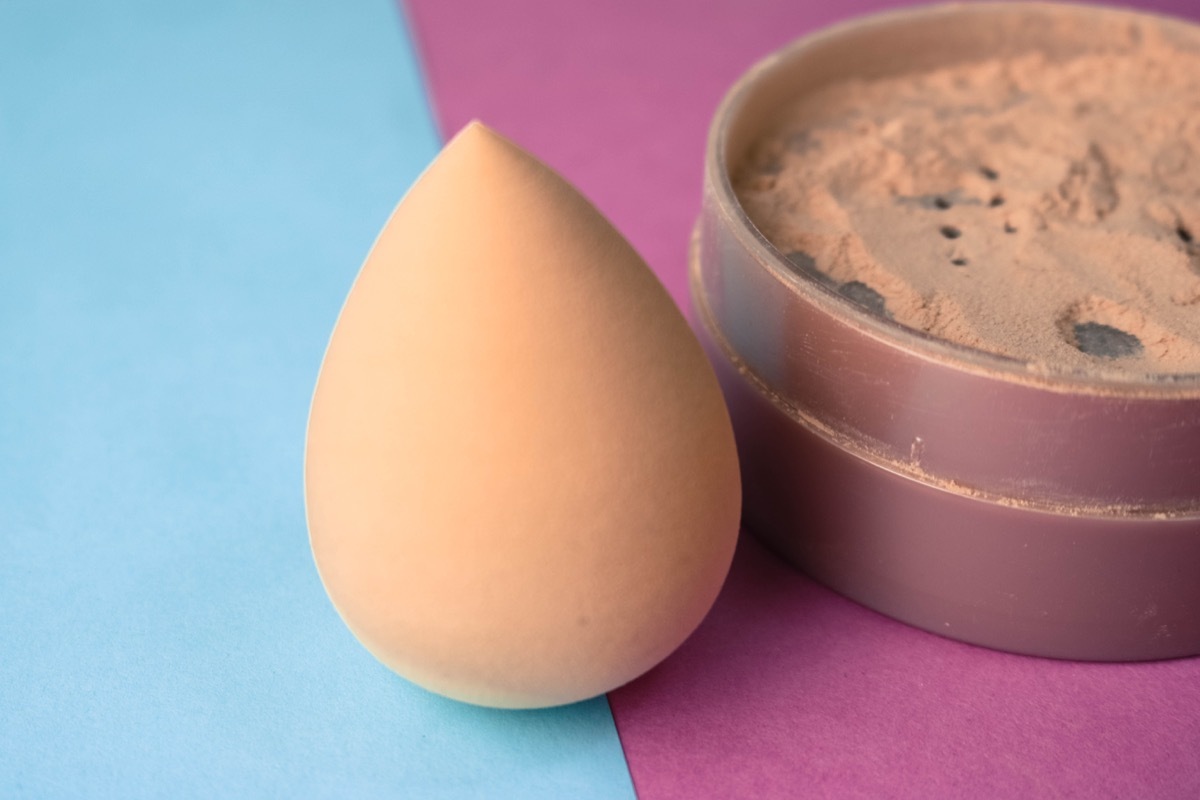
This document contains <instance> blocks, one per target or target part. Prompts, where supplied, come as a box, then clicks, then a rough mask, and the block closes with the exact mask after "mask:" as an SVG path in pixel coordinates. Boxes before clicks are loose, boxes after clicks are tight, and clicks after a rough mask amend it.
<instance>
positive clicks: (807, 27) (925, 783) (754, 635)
mask: <svg viewBox="0 0 1200 800" xmlns="http://www.w3.org/2000/svg"><path fill="white" fill-rule="evenodd" d="M896 5H904V4H903V3H885V2H870V1H869V0H852V2H844V3H838V4H834V3H817V2H811V3H803V2H795V0H793V1H792V2H783V1H782V0H779V1H774V0H754V1H753V2H733V0H726V1H725V2H720V3H695V2H679V1H678V0H673V1H672V2H634V1H633V0H623V1H622V2H583V1H582V0H575V1H574V2H559V1H556V0H507V1H506V2H487V1H486V0H480V1H479V2H470V1H469V0H455V1H454V2H450V1H448V0H408V3H407V6H408V12H409V14H410V17H411V21H412V23H413V26H414V30H415V34H416V37H417V41H418V46H419V48H420V50H421V51H422V55H423V59H424V65H425V70H426V79H427V82H428V84H429V87H430V90H431V93H432V96H433V103H434V106H435V109H436V111H437V114H438V117H439V119H440V122H441V126H442V131H443V134H449V133H452V132H454V131H456V130H457V129H458V128H459V127H461V126H462V125H463V124H464V123H465V122H467V121H468V120H469V119H471V118H474V117H478V118H481V119H483V120H484V121H486V122H487V123H488V124H490V125H492V126H494V127H496V128H498V129H499V130H500V131H502V132H504V133H505V134H507V135H509V136H511V137H513V138H514V139H516V140H517V141H518V142H520V143H521V144H523V145H524V146H526V147H527V148H528V149H530V150H532V151H533V152H534V153H536V154H537V155H539V156H540V157H541V158H543V159H544V160H546V161H547V162H549V163H550V164H551V165H552V166H554V167H556V168H557V169H559V170H560V171H562V172H563V174H565V175H566V176H567V178H569V179H570V180H571V181H573V182H574V183H576V184H577V185H578V186H579V187H580V188H581V189H582V190H583V191H584V193H585V194H587V195H588V196H589V197H590V198H592V200H593V201H594V202H595V203H596V204H597V205H598V206H599V207H600V209H601V210H602V211H604V212H605V213H606V214H607V215H608V216H609V217H610V218H611V219H612V220H613V221H614V222H615V223H616V225H617V227H618V228H619V229H620V230H621V231H622V232H623V233H624V234H625V235H626V236H628V237H629V238H630V240H631V241H632V242H633V244H634V245H635V246H636V247H637V248H638V250H639V251H640V252H641V253H642V254H643V255H644V256H645V257H646V259H647V261H648V262H649V263H650V265H651V266H652V267H653V268H654V270H655V272H656V273H657V274H658V275H659V277H660V278H661V279H662V280H663V282H664V283H665V284H666V285H667V287H668V288H669V289H670V291H671V293H672V294H673V296H674V297H675V299H676V301H677V302H679V304H680V305H681V306H682V307H684V308H685V309H686V308H688V303H687V298H686V279H685V266H686V265H685V260H686V247H687V241H688V236H689V233H690V228H691V226H692V224H693V222H694V220H695V216H696V213H697V211H698V207H699V200H700V184H701V166H702V157H703V152H704V139H705V135H706V131H707V127H708V123H709V120H710V118H711V115H712V112H713V110H714V108H715V106H716V104H717V102H718V100H719V99H720V97H721V95H722V93H723V92H724V91H725V89H726V88H728V86H729V84H730V83H732V81H733V80H734V79H736V78H737V76H738V75H739V74H741V72H742V71H744V70H745V69H746V68H747V67H748V66H749V65H750V64H751V63H752V62H753V61H755V60H757V59H758V58H759V57H761V56H763V55H765V54H766V53H768V52H769V51H771V50H772V49H774V48H776V47H778V46H780V45H782V44H784V43H786V42H787V41H789V40H791V39H793V38H795V37H796V36H799V35H801V34H804V33H806V32H809V31H812V30H814V29H815V28H817V27H820V26H822V25H825V24H827V23H829V22H832V21H835V20H838V19H843V18H845V17H848V16H851V15H853V14H857V13H862V12H866V11H871V10H878V9H882V8H885V7H894V6H896ZM1132 5H1136V6H1138V7H1141V8H1148V9H1155V10H1159V11H1164V12H1170V13H1175V14H1181V15H1185V14H1192V15H1194V16H1196V17H1200V7H1198V6H1196V5H1195V4H1194V2H1193V0H1188V1H1187V2H1185V1H1184V0H1176V1H1175V2H1170V1H1169V0H1162V1H1161V2H1154V3H1151V2H1142V3H1134V4H1132ZM1198 579H1200V576H1198ZM609 700H610V703H611V706H612V710H613V715H614V717H615V719H616V723H617V727H618V730H619V732H620V735H621V740H622V743H623V745H624V748H625V753H626V757H627V759H628V762H629V766H630V770H631V773H632V776H633V779H634V784H635V786H636V788H637V791H638V794H639V796H641V797H642V798H645V800H654V799H656V798H702V797H735V796H736V797H785V796H786V797H831V798H832V797H836V798H854V797H913V798H936V797H989V798H1009V797H1012V798H1028V797H1089V798H1091V797H1135V798H1141V797H1156V798H1188V799H1189V800H1194V798H1197V797H1200V660H1195V659H1192V660H1182V661H1174V662H1165V663H1156V664H1138V665H1104V664H1079V663H1071V662H1058V661H1048V660H1041V659H1034V658H1027V657H1021V656H1013V655H1007V654H1003V653H996V652H991V651H988V650H984V649H981V648H976V647H972V646H969V645H964V644H960V643H957V642H952V641H948V640H945V639H941V638H939V637H936V636H933V635H930V634H927V633H923V632H921V631H918V630H915V629H912V628H909V627H907V626H904V625H902V624H899V623H896V622H893V621H892V620H889V619H887V618H885V617H882V616H880V615H878V614H875V613H873V612H871V611H868V610H866V609H864V608H862V607H860V606H858V605H856V604H854V603H852V602H850V601H847V600H844V599H842V598H840V597H839V596H837V595H835V594H833V593H832V592H829V591H828V590H826V589H824V588H822V587H820V586H818V585H816V584H814V583H812V582H811V581H809V580H807V579H806V578H804V577H802V576H801V575H799V574H797V573H796V572H794V571H792V570H791V569H790V568H788V567H787V566H785V565H784V564H782V563H781V562H779V561H778V560H777V559H776V558H775V557H774V556H772V555H770V554H769V553H767V552H765V551H764V550H763V549H762V548H761V547H760V546H759V545H757V544H756V543H755V542H754V540H753V539H750V538H748V537H746V536H745V535H743V540H742V543H741V547H740V550H739V553H738V557H737V559H736V562H735V564H734V569H733V572H732V575H731V576H730V580H729V583H728V585H727V586H726V588H725V591H724V592H723V594H722V595H721V598H720V599H719V601H718V603H717V606H716V608H715V609H714V611H713V613H712V614H711V616H710V617H709V619H708V620H707V621H706V622H705V623H704V625H703V626H702V627H701V629H700V630H699V631H698V632H697V633H696V634H695V635H694V636H693V637H692V638H691V639H690V640H689V641H688V642H687V643H686V644H685V645H684V646H683V648H682V649H681V650H680V651H679V652H678V653H676V654H675V655H674V656H673V657H671V658H670V659H669V660H668V661H667V662H666V663H664V664H663V665H662V666H660V667H659V668H657V669H656V670H654V671H653V672H651V673H650V674H649V675H647V676H645V677H644V678H642V679H640V680H638V681H636V682H634V683H633V684H631V685H629V686H627V687H625V688H623V689H620V690H618V691H616V692H613V693H612V694H611V695H610V696H609Z"/></svg>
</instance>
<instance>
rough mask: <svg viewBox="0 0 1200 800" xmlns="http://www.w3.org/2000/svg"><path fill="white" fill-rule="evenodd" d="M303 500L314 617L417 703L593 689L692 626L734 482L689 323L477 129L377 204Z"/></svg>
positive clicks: (546, 177) (582, 215) (625, 252)
mask: <svg viewBox="0 0 1200 800" xmlns="http://www.w3.org/2000/svg"><path fill="white" fill-rule="evenodd" d="M305 495H306V504H307V512H308V524H309V533H310V540H311V544H312V550H313V555H314V557H315V560H316V564H317V567H318V570H319V572H320V575H321V579H322V581H323V582H324V585H325V588H326V590H327V591H328V593H329V596H330V598H331V600H332V601H333V604H334V606H335V607H336V608H337V610H338V612H339V613H340V614H341V616H342V618H343V619H344V620H345V622H346V624H347V625H348V626H349V628H350V630H351V631H352V632H353V633H354V635H355V636H356V637H358V639H359V640H360V641H361V642H362V643H363V644H364V645H365V646H366V647H367V649H368V650H370V651H371V652H372V653H373V654H374V655H375V656H376V657H377V658H378V659H379V660H380V661H382V662H383V663H384V664H386V665H387V666H389V667H390V668H392V669H393V670H395V671H396V672H397V673H399V674H400V675H402V676H404V677H405V678H407V679H408V680H410V681H413V682H415V683H417V684H419V685H421V686H424V687H426V688H427V689H430V690H432V691H435V692H438V693H441V694H444V695H447V696H449V697H453V698H457V699H460V700H464V701H467V702H471V703H477V704H481V705H489V706H499V707H514V708H531V707H541V706H552V705H558V704H563V703H569V702H573V701H576V700H581V699H584V698H588V697H592V696H595V695H598V694H601V693H603V692H606V691H608V690H610V689H613V688H615V687H617V686H619V685H621V684H623V683H626V682H627V681H629V680H631V679H633V678H635V677H637V676H638V675H640V674H642V673H643V672H645V671H646V670H648V669H649V668H651V667H652V666H654V665H655V664H657V663H658V662H659V661H661V660H662V659H663V658H665V657H666V656H667V655H668V654H669V653H671V652H672V651H673V650H674V649H675V648H676V647H677V646H678V645H679V644H680V643H681V642H682V641H683V640H684V639H685V638H686V637H687V636H688V635H689V634H690V633H691V632H692V631H693V630H694V629H695V628H696V626H697V625H698V624H699V623H700V620H701V619H702V618H703V616H704V615H705V614H706V613H707V611H708V609H709V608H710V607H711V605H712V603H713V601H714V599H715V598H716V595H717V592H718V591H719V589H720V586H721V584H722V582H723V580H724V578H725V575H726V573H727V572H728V569H729V564H730V561H731V559H732V556H733V549H734V544H735V541H736V538H737V532H738V522H739V517H740V509H741V484H740V479H739V474H738V464H737V455H736V451H735V447H734V440H733V433H732V430H731V427H730V422H729V416H728V412H727V411H726V408H725V404H724V400H723V398H722V395H721V392H720V389H719V387H718V385H717V381H716V378H715V376H714V374H713V371H712V369H711V367H710V365H709V363H708V361H707V359H706V358H705V355H704V353H703V351H702V350H701V348H700V345H699V344H698V342H697V341H696V339H695V337H694V336H693V334H692V332H691V330H690V329H689V328H688V326H687V323H686V322H685V320H684V319H683V317H682V315H681V314H680V313H679V311H678V309H677V308H676V307H675V305H674V304H673V302H672V301H671V299H670V297H669V295H668V294H667V293H666V291H665V290H664V289H663V287H662V286H661V285H660V284H659V283H658V281H657V280H656V278H655V277H654V275H653V274H652V273H651V272H650V270H649V269H648V268H647V266H646V265H645V263H644V262H643V261H642V260H641V258H639V256H638V255H637V254H636V253H635V252H634V250H633V249H632V247H631V246H630V245H629V244H628V242H626V241H625V239H624V238H622V236H621V235H620V234H619V233H618V232H617V231H616V230H615V229H614V228H613V227H612V226H611V224H609V223H608V221H607V220H605V218H604V217H603V216H602V215H601V214H600V213H599V212H598V211H597V210H596V209H595V208H594V207H593V206H592V205H591V204H590V203H588V201H587V200H585V199H584V198H583V196H582V195H580V194H579V192H578V191H577V190H575V189H574V188H573V187H572V186H571V185H570V184H568V183H567V182H566V181H565V180H564V179H563V178H561V177H560V176H559V175H557V174H556V173H555V172H554V171H553V170H551V169H550V168H548V167H547V166H545V165H544V164H542V163H541V162H539V161H538V160H537V159H535V158H534V157H533V156H531V155H529V154H528V153H526V152H524V151H523V150H521V149H520V148H519V147H517V146H516V145H514V144H513V143H511V142H509V141H508V140H506V139H505V138H503V137H501V136H500V135H498V134H496V133H495V132H493V131H491V130H490V129H488V128H487V127H485V126H483V125H482V124H480V123H472V124H470V125H468V126H467V127H466V128H465V129H464V130H463V131H462V132H461V133H459V134H458V135H457V136H456V137H455V138H454V139H453V140H452V141H451V142H450V143H449V144H448V145H447V146H446V147H445V149H444V150H443V152H442V153H441V155H440V156H439V157H438V158H437V160H436V161H435V162H434V163H433V164H432V165H431V166H430V167H429V168H428V170H427V171H426V172H425V174H424V175H423V176H422V177H421V178H420V179H419V180H418V182H417V183H416V184H415V185H414V186H413V188H412V189H411V190H410V191H409V193H408V194H407V195H406V197H405V198H404V199H403V200H402V201H401V203H400V204H399V206H398V207H397V208H396V210H395V212H394V213H393V215H392V217H391V219H390V220H389V221H388V223H387V225H386V227H385V228H384V230H383V232H382V233H381V234H380V236H379V238H378V240H377V241H376V243H375V246H374V248H373V249H372V251H371V253H370V255H369V257H368V258H367V261H366V263H365V265H364V266H363V268H362V271H361V272H360V274H359V275H358V278H357V279H356V281H355V283H354V286H353V288H352V290H351V292H350V295H349V297H348V298H347V300H346V303H345V306H344V308H343V309H342V312H341V315H340V317H339V319H338V321H337V325H336V327H335V329H334V332H333V335H332V338H331V340H330V343H329V347H328V350H327V352H326V355H325V360H324V362H323V364H322V367H321V371H320V376H319V378H318V380H317V386H316V390H315V393H314V397H313V401H312V409H311V415H310V419H309V427H308V440H307V449H306V456H305Z"/></svg>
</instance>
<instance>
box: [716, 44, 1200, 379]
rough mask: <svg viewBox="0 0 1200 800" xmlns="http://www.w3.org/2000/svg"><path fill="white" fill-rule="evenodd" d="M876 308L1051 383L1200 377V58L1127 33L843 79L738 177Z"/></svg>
mask: <svg viewBox="0 0 1200 800" xmlns="http://www.w3.org/2000/svg"><path fill="white" fill-rule="evenodd" d="M733 177H734V188H735V191H736V192H737V194H738V197H739V199H740V202H741V203H742V205H743V207H744V208H745V210H746V212H747V214H748V215H749V217H750V218H751V220H752V221H753V223H754V225H755V226H756V227H758V229H759V230H760V231H761V232H762V233H763V234H764V235H765V236H766V237H767V238H768V239H769V240H770V241H771V242H772V243H773V244H774V245H775V247H776V248H777V249H778V250H779V251H780V252H781V253H783V254H784V255H785V256H786V257H787V258H788V260H789V261H790V262H791V264H792V265H793V267H794V268H795V269H796V270H797V271H798V272H799V273H801V274H805V275H807V276H808V277H810V278H812V279H814V280H816V281H818V282H821V283H824V284H826V285H827V286H829V287H830V288H832V289H834V290H835V291H837V292H838V293H840V294H841V295H843V296H844V297H846V298H848V299H849V300H851V301H854V302H856V303H858V304H859V305H860V306H862V307H864V308H866V309H868V310H869V311H871V312H873V313H875V314H879V315H882V316H884V317H887V318H890V319H892V320H894V321H896V322H898V323H900V324H902V325H905V326H908V327H911V328H914V329H917V330H920V331H924V332H926V333H928V334H931V335H933V336H936V337H939V338H942V339H946V340H949V341H952V342H956V343H958V344H961V345H966V346H968V347H972V348H976V349H979V350H984V351H988V352H992V353H997V354H1001V355H1004V356H1008V357H1011V358H1014V359H1017V360H1020V361H1024V362H1026V363H1027V364H1028V368H1029V369H1030V370H1032V371H1035V372H1045V373H1068V372H1070V373H1093V374H1111V376H1112V377H1116V378H1118V379H1119V378H1121V377H1123V376H1129V377H1135V376H1140V375H1151V376H1158V377H1160V378H1163V377H1168V376H1172V375H1179V374H1186V373H1200V52H1196V51H1191V50H1185V49H1182V48H1180V47H1178V46H1176V45H1175V44H1173V43H1171V42H1168V41H1166V40H1165V39H1164V38H1163V37H1162V35H1161V34H1160V33H1159V32H1158V31H1157V30H1156V29H1153V28H1146V29H1145V30H1143V29H1142V28H1141V27H1139V26H1131V27H1130V28H1129V30H1128V36H1127V37H1126V38H1125V39H1124V40H1123V41H1117V42H1113V43H1112V44H1110V45H1106V46H1104V47H1103V48H1101V49H1098V50H1097V51H1096V52H1093V53H1088V54H1076V55H1074V56H1072V57H1070V58H1067V59H1055V58H1054V57H1053V55H1052V54H1046V53H1041V52H1033V53H1028V54H1025V55H1021V56H1017V57H1012V58H999V59H995V58H993V59H990V60H980V61H977V62H973V63H965V64H955V65H952V66H948V67H944V68H940V69H936V70H932V71H925V72H913V73H908V74H897V75H894V76H890V77H883V78H876V79H871V80H862V79H850V80H843V81H837V82H833V83H831V84H828V85H826V86H824V87H823V88H821V89H819V90H817V91H815V92H811V93H806V94H805V95H804V96H803V97H801V98H798V99H796V100H795V101H794V102H793V104H792V105H790V106H787V107H785V108H782V109H781V110H780V112H779V117H778V121H777V122H776V124H775V125H774V126H773V128H772V129H771V133H769V134H768V135H766V136H765V137H763V138H762V139H761V140H760V141H759V142H758V143H757V144H756V146H755V147H753V148H751V150H750V154H749V155H748V157H747V158H746V159H745V160H744V161H743V163H742V164H741V165H740V166H738V167H737V168H736V169H735V172H734V176H733Z"/></svg>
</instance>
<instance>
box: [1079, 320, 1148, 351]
mask: <svg viewBox="0 0 1200 800" xmlns="http://www.w3.org/2000/svg"><path fill="white" fill-rule="evenodd" d="M1075 346H1076V347H1077V348H1079V352H1081V353H1084V354H1086V355H1089V356H1095V357H1096V358H1126V357H1128V356H1137V355H1141V354H1142V342H1141V340H1140V339H1138V338H1137V337H1136V336H1134V335H1133V334H1132V333H1126V332H1125V331H1123V330H1121V329H1119V328H1114V327H1113V326H1111V325H1105V324H1104V323H1102V322H1078V323H1076V324H1075Z"/></svg>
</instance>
